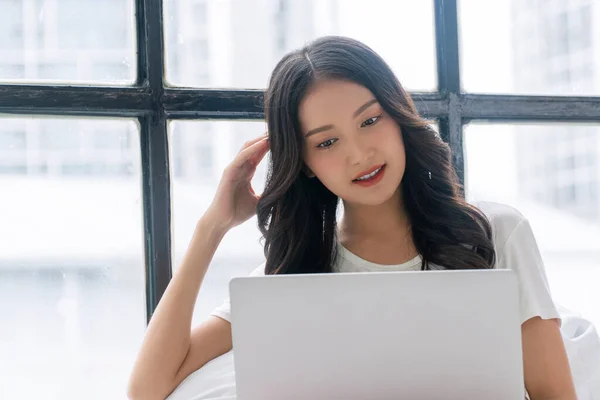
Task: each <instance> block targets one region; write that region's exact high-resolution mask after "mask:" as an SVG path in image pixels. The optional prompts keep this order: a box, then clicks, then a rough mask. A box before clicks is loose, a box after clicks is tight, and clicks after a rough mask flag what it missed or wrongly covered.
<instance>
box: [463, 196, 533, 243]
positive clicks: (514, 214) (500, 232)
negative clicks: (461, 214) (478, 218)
mask: <svg viewBox="0 0 600 400" xmlns="http://www.w3.org/2000/svg"><path fill="white" fill-rule="evenodd" d="M471 205H473V206H475V207H477V208H478V209H479V210H480V211H481V212H482V213H483V214H484V215H485V216H486V217H487V219H488V221H489V222H490V225H491V226H492V233H493V240H494V243H495V244H496V245H498V244H501V243H504V242H506V240H508V238H509V237H510V236H511V235H512V234H514V232H515V231H517V228H518V227H519V226H521V225H523V224H524V223H525V224H527V223H528V221H527V218H526V217H525V215H523V214H522V213H521V212H520V211H519V210H517V209H516V208H514V207H512V206H509V205H508V204H503V203H496V202H493V201H475V202H471Z"/></svg>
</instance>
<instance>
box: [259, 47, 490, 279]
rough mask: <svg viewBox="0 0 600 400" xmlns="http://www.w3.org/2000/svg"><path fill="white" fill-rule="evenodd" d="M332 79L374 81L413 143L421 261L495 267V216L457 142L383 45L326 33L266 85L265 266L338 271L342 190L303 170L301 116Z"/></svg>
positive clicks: (412, 217) (409, 186) (410, 199)
mask: <svg viewBox="0 0 600 400" xmlns="http://www.w3.org/2000/svg"><path fill="white" fill-rule="evenodd" d="M324 79H337V80H345V81H350V82H354V83H357V84H359V85H362V86H364V87H365V88H367V89H369V90H370V91H371V92H372V93H373V94H374V95H375V98H376V99H377V100H378V102H379V104H380V105H381V106H382V107H383V109H384V110H385V111H386V113H388V114H389V115H390V116H391V117H392V118H393V119H394V120H395V121H396V123H397V124H398V125H399V126H400V128H401V132H402V137H403V141H404V146H405V151H406V167H405V173H404V176H403V178H402V183H401V187H402V196H403V201H404V203H405V204H404V206H405V209H406V211H407V213H408V217H409V221H410V223H411V229H412V236H413V241H414V244H415V246H416V249H417V251H418V252H419V253H420V254H421V256H422V258H423V263H422V269H429V264H430V263H434V264H436V265H440V266H443V267H445V268H447V269H483V268H493V265H494V262H495V252H494V247H493V243H492V231H491V226H490V223H489V221H488V220H487V218H486V217H485V215H484V214H483V213H482V212H481V211H480V210H478V209H477V208H476V207H474V206H472V205H470V204H468V203H467V202H466V201H465V200H464V198H463V197H462V192H461V186H460V183H459V180H458V178H457V175H456V172H455V170H454V168H453V166H452V163H451V151H450V147H449V146H448V145H447V144H446V143H445V142H444V141H443V140H442V139H441V138H440V137H439V135H438V134H437V133H436V132H435V131H434V130H433V129H432V128H431V127H430V125H429V122H428V121H426V120H425V119H423V118H421V117H420V116H419V114H418V112H417V109H416V107H415V105H414V103H413V101H412V99H411V98H410V96H409V95H408V93H407V92H406V91H405V90H404V89H403V88H402V86H401V85H400V82H399V81H398V79H397V78H396V76H395V75H394V73H393V72H392V70H391V69H390V67H389V66H388V65H387V64H386V63H385V61H384V60H383V59H382V58H381V57H380V56H379V55H377V53H375V52H374V51H373V50H372V49H371V48H369V47H368V46H366V45H364V44H363V43H361V42H358V41H356V40H353V39H349V38H345V37H340V36H327V37H322V38H319V39H317V40H315V41H313V42H311V43H309V44H308V45H307V46H305V47H304V48H302V49H299V50H296V51H293V52H291V53H289V54H287V55H286V56H284V57H283V59H281V61H280V62H279V63H278V64H277V66H276V67H275V69H274V71H273V73H272V75H271V78H270V81H269V86H268V88H267V90H266V93H265V118H266V121H267V126H268V132H269V139H270V146H271V157H270V161H269V166H268V174H267V182H266V185H265V189H264V191H263V194H262V196H261V198H260V200H259V202H258V205H257V219H258V225H259V229H260V231H261V233H262V235H263V238H264V252H265V257H266V265H265V273H266V274H301V273H327V272H333V268H334V262H335V258H336V256H337V252H336V240H337V221H336V212H337V206H338V203H339V198H338V197H337V196H336V195H335V194H334V193H332V192H331V191H329V189H327V188H326V187H325V186H324V185H323V184H322V183H321V182H320V181H319V179H317V178H312V179H311V178H309V177H308V176H306V174H304V173H303V169H304V161H303V157H302V155H303V151H304V146H305V144H304V138H303V136H302V133H301V129H300V123H299V118H298V110H299V105H300V102H301V101H302V99H303V97H304V96H305V95H306V93H307V92H308V90H309V89H310V88H311V85H313V84H314V83H315V81H317V80H324ZM430 172H431V179H429V176H430V175H429V173H430ZM398 206H399V207H400V204H399V205H398Z"/></svg>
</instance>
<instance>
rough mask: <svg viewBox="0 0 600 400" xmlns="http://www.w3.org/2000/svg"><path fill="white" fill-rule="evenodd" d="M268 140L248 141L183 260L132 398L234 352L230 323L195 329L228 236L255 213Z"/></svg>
mask: <svg viewBox="0 0 600 400" xmlns="http://www.w3.org/2000/svg"><path fill="white" fill-rule="evenodd" d="M264 138H265V137H260V138H258V139H255V140H254V141H252V142H248V143H246V144H245V145H244V147H243V148H242V150H241V151H240V153H239V154H238V155H237V157H236V158H235V159H234V161H233V162H232V163H231V164H230V165H229V166H228V167H227V168H226V170H225V172H224V173H223V177H222V178H221V182H220V183H219V188H218V189H217V193H216V195H215V199H214V200H213V203H212V204H211V206H210V207H209V209H208V211H207V212H206V214H204V216H203V217H202V218H201V219H200V220H199V221H198V224H197V226H196V229H195V231H194V235H193V237H192V240H191V242H190V245H189V247H188V249H187V252H186V254H185V256H184V258H183V261H182V263H181V265H180V266H179V268H178V269H177V271H176V273H175V274H174V276H173V278H172V279H171V281H170V282H169V285H168V286H167V289H166V290H165V293H164V294H163V296H162V298H161V300H160V302H159V304H158V307H157V308H156V311H155V312H154V314H153V315H152V318H151V320H150V324H149V325H148V328H147V330H146V334H145V336H144V341H143V343H142V346H141V348H140V351H139V353H138V356H137V359H136V362H135V364H134V367H133V370H132V372H131V376H130V378H129V385H128V391H127V395H128V397H129V398H130V399H131V400H154V399H156V400H163V399H165V398H166V397H167V396H168V395H169V394H170V393H171V392H172V391H173V390H174V389H175V388H176V387H177V386H178V385H179V384H180V383H181V382H182V381H183V380H184V379H185V378H186V377H187V376H188V375H189V374H191V373H192V372H194V371H196V370H197V369H199V368H200V367H202V366H203V365H204V364H206V363H207V362H209V361H210V360H212V359H214V358H216V357H218V356H220V355H222V354H225V353H226V352H228V351H229V350H231V347H232V339H231V325H230V323H229V322H227V321H225V320H223V319H220V318H218V317H210V318H208V319H207V320H206V321H205V322H204V323H202V324H200V325H199V326H198V327H196V328H195V329H194V330H191V323H192V314H193V311H194V306H195V302H196V298H197V296H198V291H199V290H200V286H201V285H202V281H203V279H204V276H205V275H206V271H207V270H208V267H209V265H210V262H211V260H212V258H213V256H214V254H215V251H216V249H217V247H218V246H219V244H220V242H221V240H222V238H223V237H224V236H225V234H226V233H227V231H228V230H229V229H231V228H232V227H234V226H236V225H239V224H241V223H243V222H245V221H246V220H248V219H249V218H250V217H251V216H252V215H254V213H255V210H256V203H257V201H258V196H256V195H255V194H254V191H253V190H252V188H251V186H250V180H251V178H252V176H253V175H254V172H255V170H256V166H257V165H258V163H259V162H260V160H261V159H262V158H263V157H264V155H265V154H266V153H267V151H268V141H267V140H265V139H264Z"/></svg>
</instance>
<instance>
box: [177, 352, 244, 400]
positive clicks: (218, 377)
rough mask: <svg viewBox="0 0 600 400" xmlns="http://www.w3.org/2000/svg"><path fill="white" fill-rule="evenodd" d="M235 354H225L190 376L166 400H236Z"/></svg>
mask: <svg viewBox="0 0 600 400" xmlns="http://www.w3.org/2000/svg"><path fill="white" fill-rule="evenodd" d="M235 398H236V394H235V374H234V369H233V352H232V351H230V352H229V353H225V354H223V355H222V356H220V357H217V358H215V359H214V360H212V361H210V362H209V363H207V364H206V365H205V366H204V367H202V368H200V369H199V370H198V371H196V372H194V373H192V374H191V375H190V376H188V377H187V378H186V379H185V380H184V381H183V382H181V384H180V385H179V386H178V387H177V389H175V390H174V391H173V393H171V395H170V396H169V397H167V399H166V400H235Z"/></svg>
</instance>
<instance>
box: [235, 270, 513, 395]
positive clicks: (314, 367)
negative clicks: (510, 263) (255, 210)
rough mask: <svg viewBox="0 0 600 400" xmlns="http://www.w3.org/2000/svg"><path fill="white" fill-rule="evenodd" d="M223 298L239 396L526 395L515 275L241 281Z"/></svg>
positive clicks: (325, 276) (488, 272)
mask: <svg viewBox="0 0 600 400" xmlns="http://www.w3.org/2000/svg"><path fill="white" fill-rule="evenodd" d="M230 296H231V312H232V315H231V318H232V330H233V349H234V364H235V374H236V386H237V395H238V399H240V400H265V399H345V400H348V399H411V400H418V399H427V400H431V399H445V400H454V399H455V400H464V399H486V400H506V399H511V400H513V399H523V398H524V397H525V395H524V383H523V382H524V381H523V361H522V360H523V358H522V347H521V329H520V317H519V293H518V284H517V278H516V275H515V273H514V272H513V271H510V270H477V271H418V272H381V273H379V272H377V273H338V274H313V275H277V276H263V277H244V278H235V279H233V280H232V281H231V283H230Z"/></svg>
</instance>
